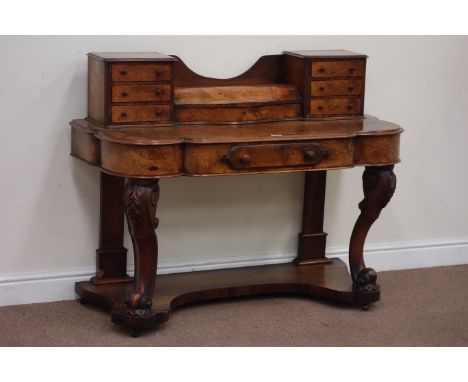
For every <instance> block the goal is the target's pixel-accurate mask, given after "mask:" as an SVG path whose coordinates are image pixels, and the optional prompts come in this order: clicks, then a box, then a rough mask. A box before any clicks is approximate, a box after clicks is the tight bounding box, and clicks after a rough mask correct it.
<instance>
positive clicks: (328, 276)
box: [75, 259, 380, 333]
mask: <svg viewBox="0 0 468 382" xmlns="http://www.w3.org/2000/svg"><path fill="white" fill-rule="evenodd" d="M75 290H76V293H77V294H78V295H79V296H80V297H81V298H82V299H83V300H84V301H86V302H87V303H91V304H96V305H100V306H103V307H105V308H108V309H109V310H110V314H111V318H112V321H113V322H115V323H117V324H122V325H124V326H125V327H126V328H128V329H130V330H132V331H133V333H135V331H139V330H144V329H150V328H153V327H155V326H157V325H158V324H161V323H162V322H164V321H167V320H168V319H169V314H170V312H171V310H172V309H175V308H176V307H178V306H181V305H184V304H189V303H193V302H199V301H209V300H219V299H224V298H230V297H240V296H254V295H272V294H282V293H286V294H289V293H290V294H301V295H310V296H315V297H319V298H325V299H329V300H332V301H337V302H342V303H347V304H353V305H357V306H361V307H362V306H366V305H368V304H370V303H372V302H375V301H378V300H379V299H380V291H378V290H377V291H367V292H366V291H357V290H353V288H352V285H351V279H350V276H349V273H348V271H347V268H346V265H345V264H344V263H343V262H342V261H341V260H338V259H331V262H330V263H325V264H312V265H305V266H300V267H298V266H296V265H294V264H291V263H287V264H275V265H263V266H255V267H245V268H231V269H221V270H214V271H201V272H190V273H176V274H170V275H158V277H157V278H156V285H155V293H154V298H153V304H152V308H151V311H149V312H142V314H141V315H138V314H135V313H133V314H130V313H129V311H128V309H127V308H126V304H125V300H126V297H127V296H128V295H129V294H130V293H131V292H132V290H133V289H132V283H131V282H122V283H116V284H103V285H96V284H93V283H91V282H79V283H76V285H75ZM311 309H313V308H312V307H311ZM285 324H286V323H285Z"/></svg>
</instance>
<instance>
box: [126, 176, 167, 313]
mask: <svg viewBox="0 0 468 382" xmlns="http://www.w3.org/2000/svg"><path fill="white" fill-rule="evenodd" d="M158 200H159V185H158V180H157V179H150V180H144V179H141V180H139V179H131V180H129V181H128V182H127V185H126V188H125V213H126V215H127V222H128V230H129V232H130V235H131V237H132V242H133V252H134V257H135V280H134V287H133V291H132V292H131V293H130V295H129V296H128V297H127V300H126V306H127V313H128V314H129V315H132V316H139V317H141V316H145V315H148V314H151V305H152V300H153V293H154V282H155V277H156V264H157V256H158V246H157V238H156V234H155V232H154V230H155V229H156V228H157V226H158V222H159V221H158V219H157V218H156V217H155V215H156V208H157V205H158Z"/></svg>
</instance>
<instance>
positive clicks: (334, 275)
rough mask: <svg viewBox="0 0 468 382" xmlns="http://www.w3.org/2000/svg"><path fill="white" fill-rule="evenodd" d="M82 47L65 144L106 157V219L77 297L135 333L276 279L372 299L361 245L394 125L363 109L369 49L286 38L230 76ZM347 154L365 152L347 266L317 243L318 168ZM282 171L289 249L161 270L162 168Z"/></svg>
mask: <svg viewBox="0 0 468 382" xmlns="http://www.w3.org/2000/svg"><path fill="white" fill-rule="evenodd" d="M88 58H89V61H88V117H87V118H85V119H75V120H73V121H72V122H71V130H72V133H71V137H72V145H71V154H72V155H73V156H74V157H76V158H79V159H82V160H84V161H85V162H87V163H89V164H91V165H93V166H97V167H100V169H101V209H100V223H101V224H100V229H99V238H100V240H99V249H98V250H97V262H96V265H97V270H96V276H95V277H93V279H92V280H91V281H90V282H80V283H77V284H76V292H77V294H78V295H79V296H80V297H81V301H82V302H83V303H86V302H88V303H93V304H97V305H101V306H104V307H106V308H108V309H110V310H111V316H112V320H113V321H114V322H116V323H119V324H123V325H125V326H126V327H127V328H129V329H131V330H133V331H134V332H133V333H134V334H137V331H139V330H142V329H147V328H152V327H154V326H156V325H158V324H160V323H162V322H164V321H166V320H167V319H168V317H169V313H170V311H171V310H172V309H174V308H176V307H177V306H180V305H183V304H187V303H192V302H196V301H206V300H213V299H220V298H227V297H234V296H248V295H259V294H274V293H298V294H305V295H312V296H318V297H323V298H327V299H331V300H335V301H339V302H343V303H350V304H355V305H360V306H363V307H367V306H368V304H369V303H372V302H375V301H378V300H379V298H380V287H379V285H378V283H377V274H376V272H375V271H374V270H373V269H371V268H368V267H366V265H365V262H364V251H363V249H364V243H365V239H366V236H367V233H368V231H369V229H370V228H371V226H372V224H373V223H374V222H375V220H376V219H377V218H378V217H379V215H380V212H381V210H382V209H383V208H384V207H385V206H386V205H387V203H388V202H389V200H390V199H391V197H392V195H393V193H394V191H395V187H396V177H395V174H394V173H393V168H394V165H395V164H396V163H398V162H399V161H400V155H399V154H400V153H399V147H400V134H401V133H402V131H403V130H402V129H401V128H400V127H399V126H398V125H396V124H394V123H391V122H386V121H381V120H379V119H377V118H375V117H369V116H364V114H363V112H364V91H365V74H366V60H367V56H365V55H362V54H358V53H352V52H347V51H341V50H339V51H296V52H285V53H283V54H279V55H270V56H264V57H261V58H260V59H259V60H258V61H257V62H256V63H255V64H254V65H253V66H252V67H251V68H250V69H249V70H248V71H246V72H245V73H243V74H241V75H239V76H237V77H234V78H229V79H216V78H209V77H205V76H201V75H198V74H196V73H194V72H193V71H192V70H191V69H190V68H188V67H187V66H186V65H185V64H184V63H183V62H182V60H180V59H179V58H178V57H176V56H165V55H161V54H159V53H90V54H89V55H88ZM354 166H365V171H364V175H363V189H364V199H363V200H362V201H361V203H360V204H359V208H360V210H361V214H360V216H359V218H358V220H357V222H356V224H355V226H354V229H353V231H352V235H351V240H350V247H349V248H350V250H349V265H350V271H351V272H350V273H351V277H350V274H349V273H348V271H347V269H346V266H345V265H344V263H342V262H341V261H339V260H336V259H334V260H333V259H328V258H326V256H325V247H326V236H327V233H325V232H324V231H323V217H324V206H325V188H326V173H327V170H333V169H345V168H351V167H354ZM284 172H288V173H289V172H305V182H304V203H303V216H302V229H301V232H300V234H299V237H298V254H297V257H296V258H295V259H294V261H293V263H289V264H278V265H268V266H258V267H246V268H240V269H225V270H217V271H206V272H192V273H183V274H174V275H164V276H160V275H156V270H157V257H158V242H157V236H156V231H155V230H156V229H157V227H158V223H159V220H158V218H157V217H156V211H157V206H158V202H159V197H160V184H159V179H160V178H166V177H176V176H218V175H229V176H233V175H242V174H266V173H284ZM162 194H163V193H162ZM124 215H125V216H126V220H127V224H128V229H129V233H130V236H131V238H132V244H133V253H134V260H135V261H134V263H135V276H134V278H130V277H129V276H128V275H127V268H126V264H127V249H126V248H124V246H123V235H124V227H123V220H124ZM272 234H274V233H272Z"/></svg>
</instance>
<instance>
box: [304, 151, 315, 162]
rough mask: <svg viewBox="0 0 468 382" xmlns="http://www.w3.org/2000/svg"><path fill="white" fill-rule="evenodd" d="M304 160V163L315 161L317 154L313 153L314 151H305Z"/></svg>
mask: <svg viewBox="0 0 468 382" xmlns="http://www.w3.org/2000/svg"><path fill="white" fill-rule="evenodd" d="M304 159H305V160H306V161H309V162H312V161H314V160H316V159H317V154H316V153H315V151H314V150H307V151H306V152H305V153H304Z"/></svg>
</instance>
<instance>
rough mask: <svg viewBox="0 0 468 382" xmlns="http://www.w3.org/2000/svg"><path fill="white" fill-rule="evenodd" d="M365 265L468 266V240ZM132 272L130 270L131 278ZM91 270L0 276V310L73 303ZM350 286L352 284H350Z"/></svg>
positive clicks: (285, 257)
mask: <svg viewBox="0 0 468 382" xmlns="http://www.w3.org/2000/svg"><path fill="white" fill-rule="evenodd" d="M327 256H329V257H338V258H340V259H341V260H343V261H344V262H345V263H347V262H348V249H347V248H330V249H329V250H328V251H327ZM294 257H295V253H283V254H261V255H252V256H239V257H228V258H222V257H221V258H216V259H211V260H193V261H166V262H161V263H160V264H159V269H158V273H160V274H167V273H178V272H191V271H201V270H211V269H220V268H235V267H244V266H252V265H264V264H278V263H285V262H288V261H291V260H292V259H293V258H294ZM365 260H366V265H367V266H369V267H372V268H374V269H375V270H377V271H378V272H380V271H390V270H398V269H411V268H427V267H439V266H448V265H459V264H468V237H466V238H457V239H443V240H432V241H413V242H406V243H391V244H379V245H375V244H374V245H369V246H366V248H365ZM132 271H133V270H129V273H130V274H131V273H132ZM91 276H93V270H92V269H85V270H76V271H63V272H42V273H33V274H32V273H28V274H24V273H23V274H16V275H0V306H6V305H18V304H30V303H38V302H50V301H62V300H73V299H75V298H76V296H75V292H74V284H75V282H77V281H84V280H89V278H90V277H91ZM350 282H351V280H350Z"/></svg>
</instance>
